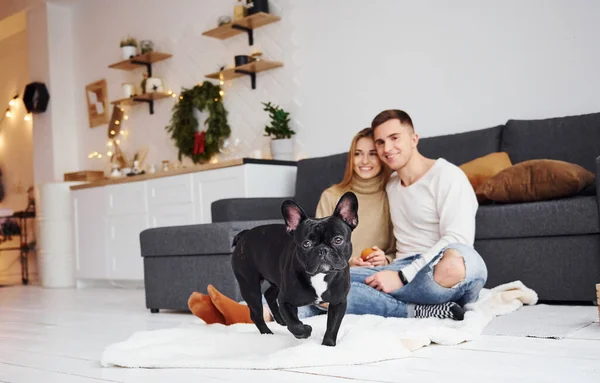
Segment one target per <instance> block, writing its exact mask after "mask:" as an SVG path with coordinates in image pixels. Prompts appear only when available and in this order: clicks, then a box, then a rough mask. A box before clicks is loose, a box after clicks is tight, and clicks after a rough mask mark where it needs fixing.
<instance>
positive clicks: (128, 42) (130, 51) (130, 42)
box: [121, 37, 138, 60]
mask: <svg viewBox="0 0 600 383" xmlns="http://www.w3.org/2000/svg"><path fill="white" fill-rule="evenodd" d="M137 45H138V44H137V40H136V39H134V38H133V37H127V38H126V39H122V40H121V54H122V55H123V60H127V59H130V58H132V57H134V56H136V55H137Z"/></svg>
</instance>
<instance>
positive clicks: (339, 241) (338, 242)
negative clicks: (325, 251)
mask: <svg viewBox="0 0 600 383" xmlns="http://www.w3.org/2000/svg"><path fill="white" fill-rule="evenodd" d="M342 242H344V239H343V238H342V237H335V238H334V239H333V243H334V244H335V245H339V244H341V243H342Z"/></svg>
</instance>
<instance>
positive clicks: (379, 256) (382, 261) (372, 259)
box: [366, 246, 388, 266]
mask: <svg viewBox="0 0 600 383" xmlns="http://www.w3.org/2000/svg"><path fill="white" fill-rule="evenodd" d="M372 249H373V252H372V253H371V254H369V255H368V256H367V259H366V262H368V263H370V264H372V265H373V266H385V265H387V263H388V261H387V258H386V257H385V253H384V252H383V250H381V249H380V248H379V247H377V246H373V247H372Z"/></svg>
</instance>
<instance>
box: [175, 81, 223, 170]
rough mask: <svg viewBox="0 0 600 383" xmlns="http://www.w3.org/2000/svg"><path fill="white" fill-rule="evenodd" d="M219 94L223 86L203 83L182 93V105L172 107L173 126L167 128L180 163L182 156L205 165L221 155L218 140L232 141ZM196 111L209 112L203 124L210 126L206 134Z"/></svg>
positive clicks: (180, 101) (180, 103)
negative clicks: (214, 156)
mask: <svg viewBox="0 0 600 383" xmlns="http://www.w3.org/2000/svg"><path fill="white" fill-rule="evenodd" d="M220 91H221V87H220V86H218V85H214V84H212V83H211V82H208V81H204V83H203V84H202V85H196V86H195V87H193V88H191V89H183V91H182V92H181V95H180V99H179V102H178V103H177V104H175V106H173V116H172V117H171V123H170V124H169V125H168V126H167V127H166V128H165V129H166V130H167V132H169V133H171V138H172V139H173V140H174V141H175V145H176V146H177V148H178V149H179V155H178V158H179V161H181V158H182V156H187V157H190V158H191V159H192V161H194V163H195V164H197V163H203V162H206V161H208V160H210V158H211V157H212V156H213V155H215V154H216V153H218V152H219V140H220V139H221V138H227V137H229V134H230V133H231V128H230V127H229V124H227V111H226V110H225V107H224V106H223V99H222V98H221V95H220V93H219V92H220ZM194 108H195V109H198V110H199V111H200V112H203V111H204V110H205V109H208V112H209V114H210V115H209V116H208V118H207V119H206V121H204V125H207V126H208V128H207V129H206V131H205V132H204V131H203V132H198V119H196V117H194Z"/></svg>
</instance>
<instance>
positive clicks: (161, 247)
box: [140, 219, 283, 257]
mask: <svg viewBox="0 0 600 383" xmlns="http://www.w3.org/2000/svg"><path fill="white" fill-rule="evenodd" d="M272 223H283V219H281V220H265V221H236V222H218V223H208V224H201V225H184V226H168V227H157V228H153V229H146V230H144V231H142V232H141V233H140V245H141V250H142V257H153V256H179V255H216V254H231V253H232V252H233V247H232V246H231V244H232V242H233V238H234V237H235V236H236V235H237V234H238V233H239V232H240V231H242V230H246V229H251V228H253V227H256V226H260V225H268V224H272ZM174 239H176V240H174Z"/></svg>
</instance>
